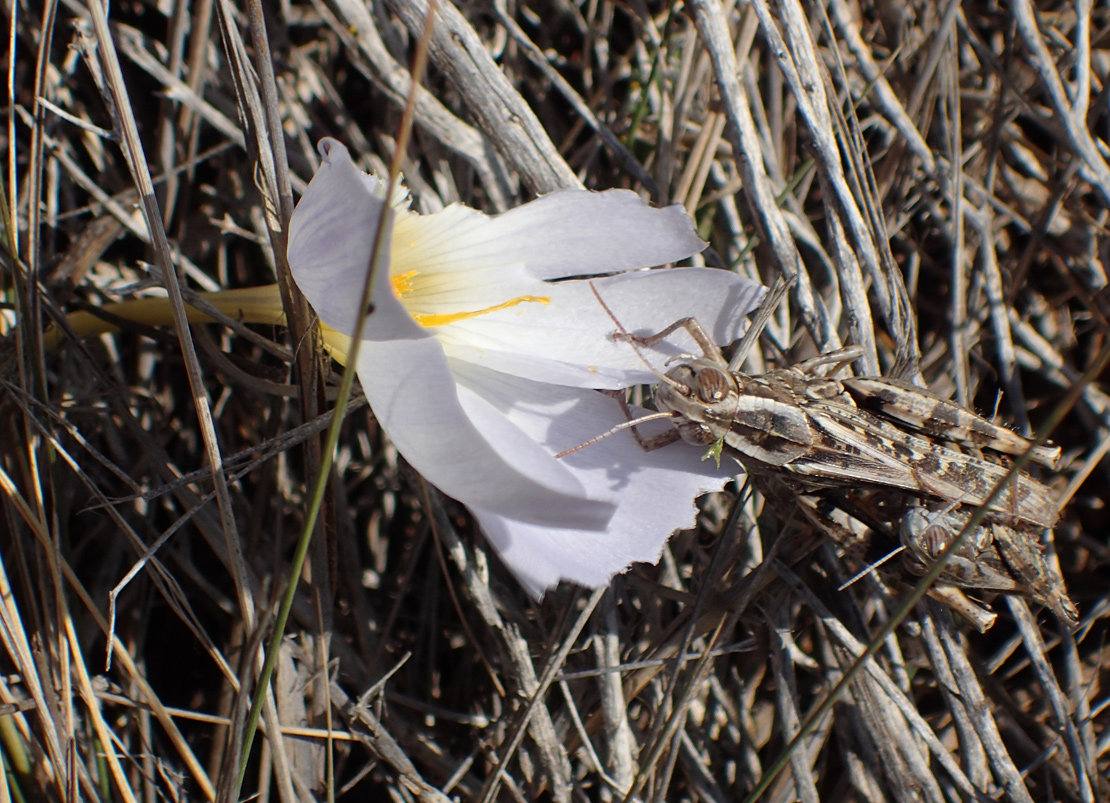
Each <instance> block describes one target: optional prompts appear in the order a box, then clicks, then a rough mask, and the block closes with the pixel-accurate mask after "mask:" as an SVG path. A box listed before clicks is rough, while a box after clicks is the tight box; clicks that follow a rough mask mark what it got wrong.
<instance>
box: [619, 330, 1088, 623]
mask: <svg viewBox="0 0 1110 803" xmlns="http://www.w3.org/2000/svg"><path fill="white" fill-rule="evenodd" d="M680 328H681V329H685V330H686V331H687V332H689V334H690V335H691V336H692V337H693V338H694V341H695V342H696V343H698V345H699V347H700V348H701V350H702V356H700V357H694V356H691V357H689V358H688V359H685V360H684V361H683V362H681V363H680V364H678V365H676V366H674V367H672V368H671V369H670V370H669V371H668V372H667V374H666V375H665V377H664V378H663V382H662V383H661V384H660V385H659V387H658V389H657V391H656V396H655V401H656V406H657V407H658V408H659V410H660V411H661V412H662V413H670V414H671V417H672V423H673V425H674V428H673V430H672V431H670V432H668V433H666V434H664V435H661V436H656V437H654V438H651V439H647V440H643V439H641V443H643V444H644V446H645V448H656V447H658V446H661V445H663V444H665V443H670V442H673V441H674V440H675V439H677V438H679V437H681V438H683V439H684V440H686V441H689V442H691V443H695V444H700V445H703V446H709V447H711V450H710V451H711V453H714V454H716V456H717V457H718V458H719V457H720V455H721V454H722V453H724V454H728V455H732V456H733V457H735V458H736V459H737V460H739V461H740V462H741V463H742V464H743V465H744V466H745V468H746V469H747V471H748V472H749V473H750V474H752V475H754V476H757V477H758V476H760V475H765V474H768V473H770V474H773V475H775V476H776V477H777V478H778V479H779V480H781V481H784V482H785V483H786V484H787V485H788V486H790V487H792V488H794V490H795V492H796V493H799V494H801V495H809V496H821V495H825V494H827V493H829V492H830V491H833V490H835V489H837V488H841V489H853V491H855V490H858V489H861V488H863V489H867V488H870V489H873V490H874V491H876V492H878V491H882V492H889V491H897V492H899V493H901V494H903V495H904V497H905V503H904V504H903V505H901V507H902V509H903V511H904V512H903V514H902V515H901V520H900V521H898V520H895V521H894V522H893V523H894V525H895V527H896V528H898V530H899V533H900V537H901V540H902V544H903V546H904V547H905V548H906V550H907V552H908V554H909V559H908V560H909V563H910V565H911V568H914V569H917V570H920V571H919V573H923V571H924V569H925V568H927V567H928V566H929V565H931V564H932V563H934V562H935V561H936V559H937V557H938V556H939V555H940V553H941V552H942V551H943V550H944V546H945V545H946V544H947V542H948V541H949V540H950V539H951V538H952V537H954V536H955V534H956V533H959V532H960V530H961V529H962V527H963V525H964V524H966V522H967V520H968V515H969V514H968V513H967V512H966V511H965V510H952V509H948V510H947V512H943V513H941V514H931V513H929V512H928V511H927V510H926V509H925V507H923V504H934V505H937V504H939V505H941V506H943V505H947V506H949V508H958V507H960V506H963V507H965V508H971V507H977V506H983V505H986V504H987V499H988V497H989V496H990V495H991V494H992V492H993V491H994V490H995V488H996V487H1000V488H1001V492H1000V493H999V494H998V495H997V496H996V498H995V499H994V500H993V501H992V502H991V503H990V505H989V507H988V510H987V517H986V520H985V522H984V523H983V524H982V525H980V526H979V527H978V528H976V529H975V530H974V531H973V532H972V533H970V534H969V539H968V541H967V542H966V543H964V544H963V545H962V546H961V548H960V549H958V550H957V551H956V552H955V553H953V554H952V555H950V556H949V560H950V563H949V564H948V565H947V566H946V567H945V570H944V574H942V580H943V581H944V582H946V583H949V584H951V585H955V586H959V587H962V588H977V589H984V590H992V591H1003V592H1012V593H1019V594H1025V595H1027V596H1030V597H1032V598H1033V599H1035V600H1037V601H1039V602H1043V603H1045V604H1047V605H1048V606H1049V607H1050V608H1051V609H1052V610H1053V611H1054V612H1055V613H1056V615H1057V616H1058V617H1059V618H1060V619H1061V620H1062V621H1064V622H1066V623H1068V624H1074V623H1075V622H1076V621H1077V613H1076V610H1075V606H1074V605H1073V604H1072V603H1071V600H1070V599H1069V598H1068V595H1067V591H1066V588H1065V586H1064V581H1063V578H1061V577H1060V576H1059V573H1058V572H1056V571H1055V570H1054V568H1052V567H1051V566H1050V565H1049V563H1048V562H1047V561H1046V560H1045V558H1044V554H1043V551H1042V549H1041V547H1040V540H1039V537H1038V535H1039V533H1040V532H1042V531H1044V530H1047V529H1050V528H1052V527H1053V526H1054V525H1055V524H1056V521H1057V519H1058V518H1059V509H1058V507H1057V504H1056V502H1055V500H1054V499H1053V496H1052V494H1051V492H1050V491H1049V490H1048V488H1047V487H1045V486H1044V485H1043V484H1041V483H1040V482H1038V481H1037V480H1035V479H1034V478H1032V477H1031V476H1029V475H1028V474H1026V473H1024V472H1020V473H1018V474H1017V475H1015V476H1013V477H1010V478H1007V475H1008V473H1009V472H1008V470H1007V468H1006V467H1004V466H1003V465H1001V460H1002V459H1003V457H1002V456H1007V455H1009V456H1016V455H1020V454H1023V453H1025V452H1026V451H1029V452H1030V456H1031V459H1032V460H1033V461H1035V462H1037V463H1040V464H1041V465H1044V466H1046V467H1050V468H1055V467H1056V466H1057V465H1058V462H1059V457H1060V450H1059V449H1058V448H1056V447H1053V446H1034V445H1033V444H1032V443H1031V442H1030V441H1028V440H1027V439H1025V438H1023V437H1021V436H1020V435H1017V434H1016V433H1014V432H1012V431H1010V430H1008V429H1006V428H1004V427H1000V426H998V425H996V424H992V423H991V422H989V421H987V420H986V419H984V418H982V417H981V416H978V415H976V414H975V413H973V412H972V411H970V410H967V409H965V408H963V407H961V406H959V405H957V404H955V403H953V402H951V401H948V400H946V399H942V398H940V397H939V396H936V395H935V394H933V393H931V392H929V391H928V390H925V389H923V388H918V387H916V386H914V385H911V384H908V383H904V382H900V381H897V380H891V379H883V378H851V379H843V380H837V379H832V378H830V377H831V375H833V374H835V373H836V371H837V370H838V368H839V367H840V366H843V365H847V364H848V363H850V362H851V361H853V360H855V359H856V358H858V357H859V356H860V354H861V353H862V352H861V350H860V349H859V348H858V347H849V348H845V349H841V350H839V351H835V352H831V353H829V354H823V355H819V356H817V357H814V358H812V359H809V360H806V361H804V362H802V363H798V364H797V365H794V366H792V367H789V368H783V369H779V370H775V371H771V372H769V373H767V374H763V375H761V376H749V375H746V374H743V373H740V372H739V371H735V370H730V365H729V363H728V362H726V361H725V359H724V357H723V355H722V354H721V352H720V351H719V350H718V349H717V347H716V346H715V345H714V344H713V343H712V341H711V340H710V338H709V337H708V336H707V335H706V334H705V332H704V331H703V330H702V329H701V327H700V326H699V325H698V323H697V322H696V321H694V320H692V319H684V320H682V321H678V322H676V323H675V324H673V325H672V326H670V327H668V328H667V329H665V330H664V331H663V332H660V333H659V334H657V335H653V336H651V337H637V336H632V335H628V334H627V333H625V332H622V333H621V334H620V335H619V337H621V338H622V339H626V340H629V341H632V342H633V343H634V344H642V345H649V344H651V343H655V342H658V341H659V340H660V339H662V338H663V337H666V336H667V335H669V334H671V333H672V332H674V331H676V330H677V329H680ZM823 367H827V368H829V369H830V370H828V371H827V374H828V375H822V374H821V373H819V369H821V368H823ZM961 447H970V448H973V449H986V450H991V451H993V452H996V453H997V454H998V455H999V458H998V461H997V462H996V461H995V460H994V459H986V458H985V457H979V456H977V455H974V454H969V453H967V452H964V451H962V450H961ZM806 509H807V510H810V509H813V510H816V509H817V506H815V505H810V506H809V507H808V508H806ZM811 518H812V517H811ZM817 521H818V523H819V526H820V519H819V517H818V519H817ZM838 536H839V538H838V540H842V539H843V537H844V536H843V533H838Z"/></svg>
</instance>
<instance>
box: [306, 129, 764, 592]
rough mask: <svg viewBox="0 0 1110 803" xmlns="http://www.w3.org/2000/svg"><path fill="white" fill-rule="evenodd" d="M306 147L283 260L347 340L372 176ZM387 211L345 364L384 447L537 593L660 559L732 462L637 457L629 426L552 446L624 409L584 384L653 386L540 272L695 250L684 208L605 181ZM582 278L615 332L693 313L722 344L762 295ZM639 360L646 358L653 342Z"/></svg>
mask: <svg viewBox="0 0 1110 803" xmlns="http://www.w3.org/2000/svg"><path fill="white" fill-rule="evenodd" d="M319 150H320V154H321V156H322V157H323V162H322V164H321V165H320V168H319V170H318V171H317V173H316V175H315V177H314V178H313V179H312V183H311V184H310V185H309V187H308V190H307V191H306V193H305V195H304V197H303V198H302V199H301V201H300V203H299V204H298V206H297V209H296V211H295V212H294V213H293V221H292V225H291V227H290V236H289V263H290V266H291V267H292V270H293V276H294V278H295V279H296V281H297V284H298V285H299V286H300V288H301V290H302V291H303V292H304V294H305V295H306V296H307V298H308V300H309V301H310V302H311V303H312V305H313V307H314V308H315V309H316V311H317V313H318V314H319V315H320V318H321V320H322V321H323V322H324V323H325V324H327V325H328V326H330V327H332V328H334V329H336V330H338V331H339V332H341V333H345V334H348V335H350V334H352V333H353V332H354V328H355V324H356V321H357V318H358V303H359V297H360V294H361V288H362V285H363V282H364V281H365V277H366V272H367V270H368V265H369V262H370V254H371V246H372V240H373V237H374V232H375V229H376V227H377V223H378V220H379V217H380V216H381V215H382V213H383V211H384V209H385V201H384V196H385V185H384V182H383V181H381V180H380V179H378V178H376V177H373V176H368V175H366V174H365V173H363V172H362V171H360V170H359V169H358V168H357V167H355V165H354V164H353V163H352V161H351V158H350V155H349V154H348V153H347V149H346V148H345V147H344V146H343V145H341V144H340V143H339V142H337V141H336V140H334V139H324V140H322V141H321V142H320V146H319ZM393 208H394V213H395V219H394V223H393V229H392V233H391V235H390V236H389V237H388V243H387V247H386V248H385V249H384V252H383V255H382V257H383V258H382V261H381V263H380V264H381V265H382V266H383V269H382V270H380V271H379V272H378V276H377V278H376V286H375V287H374V296H373V312H372V314H370V315H369V316H368V317H367V319H366V321H365V324H364V328H363V331H362V337H363V341H364V342H363V343H362V345H361V348H360V351H359V357H358V365H357V370H358V376H359V379H360V381H361V382H362V387H363V390H364V391H365V392H366V395H367V397H368V399H369V401H370V405H371V407H372V408H373V410H374V414H375V416H376V417H377V419H378V422H379V423H380V424H381V426H382V428H383V429H384V430H385V432H386V433H387V434H388V435H389V437H390V438H391V439H392V441H393V443H394V444H395V445H396V447H397V449H398V451H399V452H400V453H401V454H402V455H403V456H404V457H405V459H406V460H408V462H409V463H410V464H412V466H413V467H414V468H415V469H416V470H417V471H419V472H420V473H421V474H422V475H423V476H424V477H425V478H427V479H428V480H429V481H430V482H431V483H433V484H434V485H436V486H437V487H438V488H439V489H440V490H441V491H443V492H444V493H446V494H448V495H449V496H452V497H454V498H455V499H457V500H459V501H460V502H463V503H465V504H466V505H467V506H468V507H469V508H470V509H471V510H472V511H473V513H474V514H475V516H476V517H477V519H478V521H479V522H480V524H481V525H482V528H483V529H484V530H485V532H486V534H487V535H488V537H489V539H490V541H491V542H492V543H493V545H494V547H495V549H496V550H497V552H498V554H499V555H500V556H501V559H502V560H503V561H504V562H505V563H506V565H508V567H509V568H510V569H511V570H512V571H513V573H514V574H515V575H516V576H517V577H518V578H519V580H520V581H521V582H522V583H523V584H524V586H525V587H526V588H527V589H528V590H529V591H530V592H532V594H534V595H535V596H537V597H538V596H541V595H542V594H543V592H544V591H545V590H546V589H548V588H550V587H552V586H554V585H555V584H556V583H558V582H559V581H560V580H570V581H573V582H576V583H580V584H582V585H586V586H592V587H597V586H600V585H604V584H605V583H607V582H608V581H609V579H610V578H611V577H612V576H613V575H614V574H616V573H617V572H620V571H623V570H624V569H626V568H627V567H628V566H629V565H630V564H631V563H633V562H635V561H649V562H654V561H656V560H658V558H659V555H660V552H661V551H662V548H663V544H664V543H665V542H666V540H667V538H668V537H669V536H670V535H671V533H672V532H674V531H675V530H677V529H682V528H689V527H692V526H693V525H694V521H695V515H696V506H695V504H694V500H695V498H696V497H697V496H699V495H701V494H703V493H706V492H709V491H715V490H720V489H721V488H722V487H723V485H724V483H725V482H726V481H727V479H728V477H729V474H730V472H729V471H728V470H727V469H718V468H717V467H716V466H715V465H714V464H713V461H711V460H710V461H704V462H703V461H702V460H701V454H702V451H703V450H700V449H698V448H696V447H691V446H687V445H685V444H675V445H673V446H669V447H667V448H664V449H659V450H656V451H653V452H644V451H643V450H642V449H641V448H640V447H639V445H638V444H637V443H636V441H635V440H634V438H633V437H632V435H631V434H630V433H619V434H618V435H615V436H613V437H611V438H608V439H605V440H603V441H601V442H599V443H597V444H594V445H591V446H589V447H587V448H584V449H581V450H579V451H577V452H575V453H573V454H570V455H568V456H566V457H564V458H562V459H556V458H555V457H554V455H555V454H557V453H559V452H562V451H564V450H566V449H569V448H571V447H574V446H575V445H577V444H580V443H582V442H584V441H586V440H588V439H590V438H591V437H594V436H596V435H598V434H599V433H601V432H604V431H606V430H607V429H609V428H610V427H611V426H613V425H615V424H618V423H620V422H621V421H622V420H623V419H622V413H621V411H620V408H619V406H618V405H617V403H616V402H615V401H614V400H613V399H611V398H609V397H607V396H605V395H604V394H601V393H598V392H597V391H595V390H593V389H594V388H603V389H615V388H624V387H629V386H631V385H636V384H642V383H651V382H655V381H658V378H657V377H656V376H654V375H653V374H652V372H651V371H650V370H649V369H648V368H646V367H645V366H644V364H643V362H641V360H640V359H639V357H637V355H636V354H635V353H634V352H633V350H632V349H631V348H630V347H629V345H628V344H627V343H623V342H615V341H614V340H613V338H612V337H611V335H612V333H613V331H614V329H615V328H616V327H615V325H614V323H613V321H612V320H611V319H610V318H609V316H608V315H607V313H606V312H605V310H604V309H603V308H602V307H601V305H600V304H599V303H598V301H597V298H596V297H595V296H594V293H593V290H591V288H590V283H589V282H586V281H563V282H556V281H552V280H558V279H563V278H566V277H582V276H592V275H599V274H612V273H616V272H619V271H630V270H633V269H636V268H642V267H644V266H651V265H660V264H663V263H667V262H673V261H675V260H678V259H683V258H685V257H688V256H690V255H692V254H695V253H698V252H699V251H701V250H702V248H703V247H704V244H703V243H702V242H701V240H700V239H698V237H697V236H696V235H695V233H694V230H693V226H692V223H691V221H690V219H689V217H687V216H686V214H685V213H684V212H683V210H682V209H681V207H678V206H672V207H669V208H667V209H652V208H651V207H649V206H647V205H646V204H644V203H643V202H642V201H641V200H640V199H639V198H638V197H637V196H636V195H635V194H634V193H632V192H628V191H622V190H614V191H609V192H603V193H594V192H586V191H579V190H564V191H559V192H553V193H551V194H549V195H546V196H543V197H542V198H540V199H538V200H536V201H533V202H531V203H528V204H525V205H524V206H521V207H519V208H517V209H514V210H512V211H510V212H506V213H504V214H502V215H498V216H496V217H489V216H487V215H484V214H482V213H481V212H478V211H476V210H473V209H469V208H467V207H464V206H460V205H453V206H450V207H448V208H446V209H444V210H443V211H441V212H438V213H436V214H431V215H418V214H416V213H414V212H412V211H410V210H409V209H408V207H407V204H406V203H405V202H403V201H401V202H397V200H396V199H395V202H394V203H393ZM385 266H388V269H385ZM593 284H594V286H595V287H596V290H597V292H598V293H599V294H600V295H601V297H602V298H604V299H605V301H606V303H607V304H608V305H609V306H610V308H611V309H612V310H613V312H614V313H615V315H616V316H617V318H618V319H619V320H620V321H621V323H622V324H623V325H624V327H625V328H626V329H627V330H628V331H640V332H652V331H655V330H658V329H659V328H661V327H662V326H664V325H666V324H669V323H671V322H672V321H674V320H675V319H677V318H680V317H684V316H693V317H696V318H697V319H698V320H699V321H700V322H701V323H702V325H703V326H705V327H706V329H707V330H708V331H709V333H710V335H711V336H712V337H713V338H714V339H715V340H716V341H717V342H719V343H727V342H729V341H731V340H734V339H735V338H736V336H737V335H738V333H739V331H740V330H741V329H742V328H743V316H744V315H745V314H746V313H747V312H748V311H749V310H750V309H751V308H752V307H753V306H754V305H755V304H756V303H757V302H758V300H759V298H760V296H761V294H762V288H760V287H759V286H758V285H755V284H753V283H751V282H749V281H747V280H745V279H742V278H740V277H738V276H736V275H734V274H731V273H728V272H726V271H719V270H710V269H704V268H684V269H674V270H661V271H639V272H634V273H624V274H620V275H615V276H608V277H606V278H600V279H597V280H595V281H594V282H593ZM692 347H693V346H692V345H688V346H687V348H692ZM664 348H668V347H666V346H664ZM670 348H672V350H671V351H670V352H669V354H671V355H673V354H675V353H677V351H678V350H677V349H674V347H670ZM340 350H342V347H340ZM654 353H655V356H656V357H657V358H658V360H659V362H658V363H657V364H658V365H659V366H662V365H663V363H664V361H665V359H666V354H668V352H665V351H664V352H660V351H656V352H654ZM661 354H662V355H663V356H660V355H661Z"/></svg>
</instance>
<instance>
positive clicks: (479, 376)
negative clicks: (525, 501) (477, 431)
mask: <svg viewBox="0 0 1110 803" xmlns="http://www.w3.org/2000/svg"><path fill="white" fill-rule="evenodd" d="M460 381H461V383H462V384H465V385H467V386H468V387H471V388H473V389H474V390H475V392H476V393H480V394H487V395H495V396H500V395H503V394H504V393H505V389H506V388H507V387H509V386H511V387H513V388H515V390H514V391H513V392H514V394H515V398H516V402H515V403H514V404H513V406H512V409H511V410H509V411H508V415H509V417H510V418H511V419H512V420H513V422H514V423H516V424H518V425H520V427H521V428H522V429H523V430H524V431H526V432H528V433H530V434H531V435H532V436H533V437H535V438H536V439H537V440H538V441H539V442H540V443H542V444H543V445H544V446H545V447H546V448H548V449H551V450H552V451H562V450H564V449H567V448H571V447H573V446H576V445H578V444H580V443H582V442H584V441H585V440H587V439H588V438H590V437H592V436H594V435H598V434H600V433H601V432H604V431H606V430H608V429H609V428H611V427H612V426H615V425H616V424H619V423H621V422H622V421H623V414H622V413H621V412H620V408H619V406H618V405H617V403H616V402H615V401H614V400H612V399H610V398H608V397H607V396H604V395H603V394H600V393H596V392H593V391H587V390H579V389H574V388H558V387H553V386H550V385H543V384H540V383H531V382H525V381H523V380H519V379H513V378H509V377H505V376H504V375H500V374H496V373H494V372H487V371H483V370H482V369H475V368H467V369H464V370H462V371H460ZM556 409H558V410H560V411H561V412H560V414H559V415H556V416H553V415H552V412H553V410H556ZM648 426H649V427H650V425H648ZM704 451H705V450H704V449H702V448H700V447H694V446H690V445H689V444H686V443H682V442H679V443H675V444H672V445H670V446H666V447H664V448H661V449H657V450H655V451H652V452H644V451H643V449H641V448H640V446H639V444H637V443H636V441H635V439H634V438H633V437H632V434H631V433H630V432H619V433H616V434H615V435H613V436H611V437H609V438H606V439H604V440H602V441H599V442H598V443H595V444H592V445H590V446H587V447H585V448H583V449H581V450H579V451H577V452H575V453H573V454H570V455H568V456H566V457H565V458H562V461H561V462H563V463H565V464H566V466H567V467H568V468H569V469H570V470H572V471H573V472H574V474H575V475H576V476H577V477H578V478H579V480H580V481H581V482H582V484H583V485H584V486H585V487H587V488H589V489H590V492H591V496H594V497H595V498H597V497H602V498H608V499H611V500H613V501H615V502H616V504H617V511H616V513H615V514H614V516H613V518H612V519H611V520H610V521H609V524H608V526H607V527H606V528H605V530H604V531H603V532H598V531H596V530H586V529H579V528H576V527H574V526H572V525H564V526H540V525H536V524H531V523H526V522H522V521H520V520H518V519H514V518H512V517H511V516H506V515H504V513H496V512H493V511H490V510H485V509H483V508H482V507H481V506H480V505H477V506H476V505H472V506H471V508H472V510H473V511H474V513H475V515H476V516H477V518H478V520H479V522H480V523H481V525H482V528H483V530H484V531H485V532H486V535H487V536H488V538H489V540H490V542H491V543H492V544H493V546H494V548H495V550H496V551H497V553H498V555H499V556H500V557H501V559H502V560H503V561H504V562H505V564H506V565H507V566H508V567H509V568H510V569H511V570H512V572H513V574H515V575H516V577H517V578H518V579H519V580H520V582H521V583H522V584H523V585H524V586H525V588H527V589H528V591H529V592H531V593H532V594H533V595H534V596H537V597H539V596H541V595H542V594H543V592H544V591H545V590H546V589H548V588H550V587H552V586H554V585H555V584H557V583H558V582H559V581H560V580H569V581H572V582H575V583H579V584H581V585H585V586H589V587H597V586H601V585H604V584H606V583H608V582H609V579H610V578H611V577H612V576H613V575H614V574H617V573H619V572H622V571H624V570H625V569H627V568H628V567H629V566H630V565H631V564H632V563H634V562H637V561H647V562H650V563H654V562H655V561H657V560H658V559H659V555H660V553H661V552H662V549H663V545H664V544H665V543H666V541H667V539H668V538H669V537H670V536H671V534H672V533H673V532H674V531H675V530H680V529H688V528H690V527H693V526H694V523H695V521H696V516H697V506H696V504H695V502H694V500H695V499H696V498H697V497H698V496H700V495H702V494H704V493H708V492H711V491H719V490H720V489H721V488H722V487H724V484H725V483H726V482H727V481H728V480H729V478H730V477H731V476H732V475H733V474H734V473H735V464H734V463H733V464H731V465H724V466H722V467H721V468H718V467H717V466H716V464H715V463H714V462H713V461H712V460H705V461H703V460H702V459H701V457H702V455H703V453H704Z"/></svg>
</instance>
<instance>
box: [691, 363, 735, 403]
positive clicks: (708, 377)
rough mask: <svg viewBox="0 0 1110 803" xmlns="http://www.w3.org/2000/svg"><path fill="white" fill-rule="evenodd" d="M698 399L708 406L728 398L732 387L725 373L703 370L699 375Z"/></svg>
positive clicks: (711, 369) (716, 370) (715, 370)
mask: <svg viewBox="0 0 1110 803" xmlns="http://www.w3.org/2000/svg"><path fill="white" fill-rule="evenodd" d="M696 378H697V388H696V390H697V393H698V398H699V399H701V400H702V401H703V402H706V403H707V404H712V403H714V402H719V401H722V400H723V399H726V398H728V394H729V390H731V388H732V386H731V384H730V383H729V381H728V376H727V375H726V374H725V372H724V371H719V370H718V369H716V368H703V369H702V370H701V371H699V372H698V375H697V377H696Z"/></svg>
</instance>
